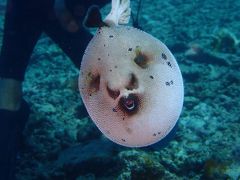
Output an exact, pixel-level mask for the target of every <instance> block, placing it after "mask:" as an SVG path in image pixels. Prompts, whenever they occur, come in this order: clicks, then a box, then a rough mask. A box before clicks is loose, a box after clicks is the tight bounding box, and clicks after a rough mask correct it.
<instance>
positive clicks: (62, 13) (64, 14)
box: [54, 0, 79, 32]
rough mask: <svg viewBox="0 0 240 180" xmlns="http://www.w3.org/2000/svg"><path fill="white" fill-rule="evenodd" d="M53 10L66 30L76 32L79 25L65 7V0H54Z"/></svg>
mask: <svg viewBox="0 0 240 180" xmlns="http://www.w3.org/2000/svg"><path fill="white" fill-rule="evenodd" d="M54 11H55V14H56V17H57V19H58V20H59V22H60V23H61V25H62V27H63V28H64V29H65V30H67V31H68V32H77V31H78V29H79V25H78V23H77V22H76V20H75V19H74V17H73V15H72V14H71V12H70V11H69V10H68V9H67V8H66V5H65V0H55V2H54Z"/></svg>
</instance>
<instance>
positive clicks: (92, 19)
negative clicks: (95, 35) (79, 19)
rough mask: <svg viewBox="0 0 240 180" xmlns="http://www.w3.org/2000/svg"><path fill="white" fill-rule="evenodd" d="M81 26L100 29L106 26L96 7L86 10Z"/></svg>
mask: <svg viewBox="0 0 240 180" xmlns="http://www.w3.org/2000/svg"><path fill="white" fill-rule="evenodd" d="M83 24H84V26H86V27H88V28H100V27H103V26H108V25H107V24H106V23H105V22H103V20H102V15H101V13H100V10H99V8H98V6H92V7H90V8H89V9H88V12H87V15H86V17H85V20H84V22H83Z"/></svg>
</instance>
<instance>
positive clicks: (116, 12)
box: [104, 0, 131, 27]
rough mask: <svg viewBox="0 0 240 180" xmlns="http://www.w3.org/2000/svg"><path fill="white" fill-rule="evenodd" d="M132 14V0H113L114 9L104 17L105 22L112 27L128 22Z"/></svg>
mask: <svg viewBox="0 0 240 180" xmlns="http://www.w3.org/2000/svg"><path fill="white" fill-rule="evenodd" d="M130 15H131V8H130V0H112V9H111V11H110V13H109V14H108V15H107V17H106V18H105V19H104V22H105V23H106V24H107V25H108V26H110V27H111V26H118V25H120V24H127V23H128V22H129V19H130Z"/></svg>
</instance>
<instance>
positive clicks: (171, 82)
mask: <svg viewBox="0 0 240 180" xmlns="http://www.w3.org/2000/svg"><path fill="white" fill-rule="evenodd" d="M165 84H166V86H171V85H173V80H171V81H169V82H168V81H166V82H165Z"/></svg>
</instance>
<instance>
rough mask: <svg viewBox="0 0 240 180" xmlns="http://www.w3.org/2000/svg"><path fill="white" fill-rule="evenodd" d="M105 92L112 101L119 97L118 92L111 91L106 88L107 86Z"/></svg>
mask: <svg viewBox="0 0 240 180" xmlns="http://www.w3.org/2000/svg"><path fill="white" fill-rule="evenodd" d="M107 92H108V95H109V96H110V97H111V98H113V99H117V97H118V96H119V95H120V91H119V90H112V89H110V88H109V87H108V86H107Z"/></svg>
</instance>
